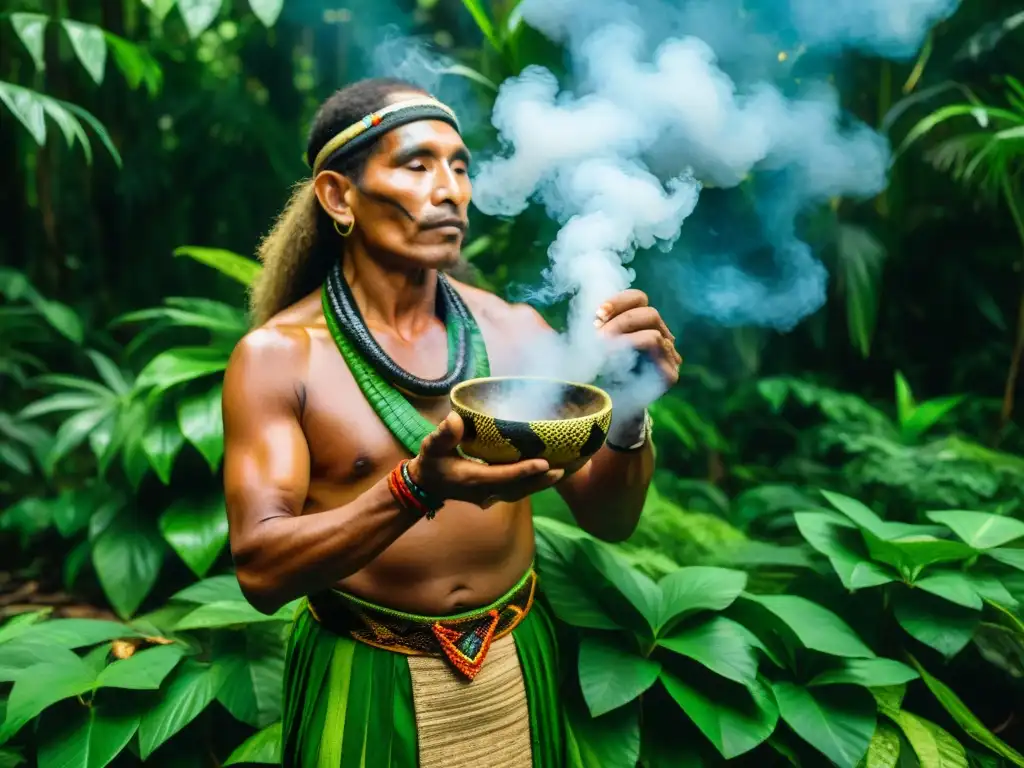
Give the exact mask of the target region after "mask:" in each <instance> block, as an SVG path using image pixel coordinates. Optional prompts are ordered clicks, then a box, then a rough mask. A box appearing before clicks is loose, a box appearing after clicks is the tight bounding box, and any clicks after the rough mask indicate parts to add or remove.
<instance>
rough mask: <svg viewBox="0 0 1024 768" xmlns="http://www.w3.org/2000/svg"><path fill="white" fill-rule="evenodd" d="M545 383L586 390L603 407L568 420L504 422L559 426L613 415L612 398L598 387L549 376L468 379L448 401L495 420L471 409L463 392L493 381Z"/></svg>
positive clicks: (486, 414) (459, 384)
mask: <svg viewBox="0 0 1024 768" xmlns="http://www.w3.org/2000/svg"><path fill="white" fill-rule="evenodd" d="M510 380H515V381H543V382H547V383H549V384H564V385H567V386H570V387H576V388H577V389H585V390H589V391H590V392H593V393H594V394H596V395H597V396H598V397H599V398H600V399H601V407H600V408H599V409H598V410H596V411H594V412H593V413H588V414H586V415H584V416H573V417H571V418H568V419H531V420H529V421H523V420H522V419H502V421H513V422H515V423H518V424H559V423H564V422H567V421H568V422H582V421H595V420H597V419H600V418H602V417H604V416H605V415H606V414H608V413H611V410H612V396H611V395H609V394H608V393H607V392H605V391H604V390H603V389H601V388H600V387H598V386H595V385H593V384H583V383H581V382H578V381H569V380H568V379H555V378H551V377H549V376H480V377H477V378H475V379H466V380H465V381H460V382H459V383H458V384H456V385H455V386H454V387H452V388H451V391H450V392H449V393H448V400H449V402H450V403H451V404H452V408H455V407H458V408H459V409H461V410H463V411H466V412H467V413H471V414H473V415H474V416H483V417H484V418H488V419H493V418H495V417H494V416H492V415H490V414H489V413H484V412H483V411H480V410H477V409H476V408H470V407H469V406H468V405H466V404H465V403H464V402H462V400H461V398H460V397H459V393H460V391H461V390H463V389H466V388H468V386H469V385H471V384H479V383H482V382H491V381H510Z"/></svg>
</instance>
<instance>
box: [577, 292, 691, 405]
mask: <svg viewBox="0 0 1024 768" xmlns="http://www.w3.org/2000/svg"><path fill="white" fill-rule="evenodd" d="M594 325H595V326H596V327H597V328H598V333H599V334H600V335H602V336H604V337H605V338H606V339H608V340H609V341H618V340H621V341H622V342H625V343H626V344H627V345H628V346H630V347H632V348H633V349H635V350H637V351H638V352H640V353H642V354H645V355H646V357H647V358H648V359H649V360H650V361H651V362H652V363H654V365H655V366H656V367H657V369H658V372H659V373H660V374H661V377H662V379H663V380H664V383H665V388H666V389H669V388H671V387H672V386H673V385H674V384H675V383H676V382H677V381H679V366H680V365H682V362H683V358H682V357H681V356H680V355H679V353H678V352H677V351H676V347H675V341H676V337H675V336H673V335H672V332H671V331H670V330H669V329H668V326H667V325H665V321H664V320H663V319H662V318H661V315H660V314H659V313H658V310H656V309H655V308H654V307H652V306H650V304H649V303H648V300H647V294H646V293H644V292H643V291H638V290H636V289H630V290H627V291H623V292H622V293H619V294H617V295H615V296H613V297H612V298H610V299H609V300H608V301H606V302H605V303H604V304H602V305H601V306H600V307H599V308H598V310H597V319H596V320H595V321H594Z"/></svg>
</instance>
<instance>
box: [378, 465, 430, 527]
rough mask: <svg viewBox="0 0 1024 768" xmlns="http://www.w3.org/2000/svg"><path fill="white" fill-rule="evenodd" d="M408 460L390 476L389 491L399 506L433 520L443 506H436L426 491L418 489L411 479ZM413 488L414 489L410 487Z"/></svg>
mask: <svg viewBox="0 0 1024 768" xmlns="http://www.w3.org/2000/svg"><path fill="white" fill-rule="evenodd" d="M408 463H409V462H408V460H405V461H403V462H400V463H399V464H398V466H397V467H395V468H394V469H393V470H391V473H390V474H389V475H388V489H389V490H390V491H391V495H392V496H393V497H394V499H395V501H397V502H398V504H399V506H402V507H405V508H406V509H410V510H413V511H415V512H416V513H418V514H419V515H421V516H422V517H425V518H427V519H428V520H432V519H433V518H434V515H435V514H437V510H438V509H440V508H441V507H442V506H444V505H443V503H442V504H435V503H433V502H432V500H431V499H430V497H429V496H428V495H427V493H426V492H425V491H423V490H422V489H420V488H418V487H416V486H415V485H413V483H412V479H411V478H410V477H409V472H408V469H406V466H407V464H408ZM410 486H412V487H410Z"/></svg>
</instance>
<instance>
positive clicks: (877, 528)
mask: <svg viewBox="0 0 1024 768" xmlns="http://www.w3.org/2000/svg"><path fill="white" fill-rule="evenodd" d="M821 495H822V496H824V497H825V498H826V499H828V502H829V503H830V504H831V505H832V506H833V507H835V508H836V509H838V510H839V511H840V512H842V513H843V514H844V515H846V516H847V517H848V518H850V520H852V521H853V522H854V524H856V525H857V527H858V528H862V529H864V530H866V531H871V532H873V533H875V535H877V536H881V535H882V531H884V530H885V521H884V520H883V519H882V518H880V517H879V516H878V515H876V514H875V513H874V512H872V511H871V509H869V508H868V507H867V506H866V505H864V504H862V503H861V502H859V501H857V500H856V499H851V498H850V497H849V496H843V495H842V494H839V493H833V492H831V491H822V492H821Z"/></svg>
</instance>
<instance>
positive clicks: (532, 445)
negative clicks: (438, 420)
mask: <svg viewBox="0 0 1024 768" xmlns="http://www.w3.org/2000/svg"><path fill="white" fill-rule="evenodd" d="M449 397H450V399H451V403H452V410H454V411H455V412H456V413H458V414H459V416H461V417H462V421H463V423H464V424H465V429H466V432H465V435H464V436H463V438H462V444H461V445H460V448H461V450H462V453H463V454H464V455H466V456H469V457H471V458H474V459H479V460H481V461H485V462H487V463H488V464H510V463H512V462H516V461H522V460H523V459H547V461H548V463H549V464H550V465H551V466H552V467H553V468H562V467H565V468H574V467H576V466H578V465H581V464H583V463H584V462H586V460H587V459H589V458H590V457H591V456H592V455H593V454H595V453H596V452H597V450H598V449H599V448H600V447H601V446H602V445H604V439H605V436H606V435H607V434H608V427H609V426H610V425H611V421H612V399H611V397H609V396H608V393H607V392H605V391H604V390H602V389H598V388H597V387H594V386H591V385H589V384H574V383H572V382H568V381H559V380H557V379H543V378H530V377H523V376H503V377H492V378H486V379H470V380H468V381H464V382H462V383H461V384H457V385H456V386H455V387H454V388H453V389H452V391H451V393H450V395H449Z"/></svg>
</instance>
